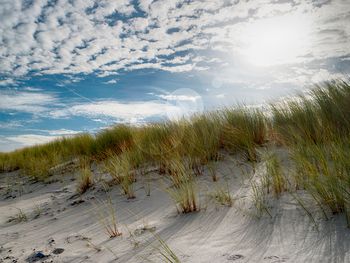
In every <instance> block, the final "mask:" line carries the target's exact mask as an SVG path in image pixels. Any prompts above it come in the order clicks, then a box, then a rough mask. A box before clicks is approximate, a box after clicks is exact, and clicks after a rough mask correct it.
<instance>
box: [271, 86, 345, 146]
mask: <svg viewBox="0 0 350 263" xmlns="http://www.w3.org/2000/svg"><path fill="white" fill-rule="evenodd" d="M349 102H350V85H349V84H348V83H347V82H344V81H332V82H326V83H324V84H323V85H318V86H316V88H314V89H312V90H311V91H310V92H309V93H308V94H306V95H300V96H298V97H297V98H296V99H294V100H290V101H288V102H284V103H281V104H279V105H272V115H273V117H272V122H273V128H274V130H275V131H276V132H277V134H278V137H279V138H280V140H281V141H282V142H283V143H284V144H285V145H292V144H304V145H305V144H322V143H327V142H329V141H333V140H336V139H337V138H338V137H339V136H341V137H344V136H345V137H349V134H350V110H349V106H348V105H349Z"/></svg>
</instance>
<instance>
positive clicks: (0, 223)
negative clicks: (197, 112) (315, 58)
mask: <svg viewBox="0 0 350 263" xmlns="http://www.w3.org/2000/svg"><path fill="white" fill-rule="evenodd" d="M242 168H243V170H246V171H249V173H253V171H252V169H250V168H247V167H246V166H245V165H241V164H237V163H236V162H233V161H232V160H230V159H229V158H226V159H225V160H224V161H222V162H221V164H220V166H219V174H220V180H219V182H217V183H213V182H211V179H210V177H209V176H208V175H206V174H204V175H203V176H201V177H198V184H199V185H200V189H201V190H200V193H201V207H202V209H201V211H200V212H197V213H192V214H187V215H178V214H177V213H176V209H175V207H174V205H173V203H172V201H171V200H170V199H169V197H168V195H167V194H166V193H165V192H164V188H165V186H166V183H165V180H164V177H163V176H159V175H158V174H156V173H154V174H152V175H151V176H152V178H151V179H152V184H151V185H152V186H151V187H152V189H151V196H146V193H145V189H144V185H145V184H144V181H143V180H142V179H139V180H138V182H137V183H136V196H137V198H136V199H134V200H127V199H126V198H125V196H123V195H122V194H121V192H120V189H119V186H114V187H112V188H110V190H109V191H108V192H105V191H104V190H103V189H104V188H103V187H102V185H103V183H102V181H103V180H102V179H104V178H106V176H104V175H99V174H98V173H96V181H98V182H97V183H96V186H95V187H94V188H93V189H90V190H89V191H88V192H87V193H85V194H83V195H82V196H79V195H76V191H75V184H76V182H75V181H72V180H73V177H74V175H64V176H58V177H57V178H60V180H59V181H56V182H53V183H50V184H44V183H34V184H31V183H30V182H28V180H27V179H25V178H21V177H19V176H18V174H17V173H16V172H14V173H11V174H2V175H0V176H1V177H0V182H1V190H0V191H1V201H0V262H35V260H34V259H33V258H32V259H28V257H29V256H30V255H31V254H32V253H33V251H34V250H35V251H42V252H43V254H44V255H47V256H48V257H46V258H43V259H41V261H37V262H162V259H161V258H160V255H159V250H158V249H157V248H159V247H160V246H159V241H158V240H157V239H156V238H155V235H154V234H153V233H152V232H151V231H149V230H142V228H144V227H145V226H146V227H147V228H153V230H154V229H155V232H156V233H157V234H158V235H159V236H160V237H161V238H162V239H163V240H165V241H166V242H167V244H168V245H169V246H170V247H171V248H172V249H173V250H174V251H175V252H176V254H177V255H178V257H179V258H180V259H181V261H182V262H266V263H268V262H270V263H272V262H275V263H277V262H350V230H349V229H347V228H346V222H345V219H344V217H343V216H342V215H339V216H334V217H332V218H331V219H330V220H329V221H326V220H324V219H323V218H322V217H316V221H317V226H318V227H317V228H316V227H315V224H314V223H312V221H311V220H310V218H309V217H308V216H306V215H305V211H304V210H303V209H301V207H300V206H299V205H298V204H297V202H296V201H295V200H293V198H292V197H291V196H289V195H287V194H285V195H283V196H282V197H281V198H280V199H279V200H275V201H271V204H272V205H273V207H272V208H271V213H272V218H270V217H269V216H268V215H264V216H263V217H262V218H260V219H258V218H256V217H255V216H254V213H255V211H254V209H253V208H252V205H251V202H250V197H251V193H250V187H249V184H248V183H247V181H248V179H247V178H246V177H245V176H243V175H242V172H241V171H242ZM262 171H263V164H260V167H258V168H257V170H256V173H257V175H258V174H259V172H262ZM9 178H10V179H9ZM18 178H19V179H18ZM16 180H17V181H18V180H22V181H23V180H24V185H25V186H24V189H22V187H18V186H16V187H12V194H11V193H6V194H5V192H6V191H7V189H6V185H7V183H8V182H9V181H11V182H15V181H16ZM225 180H227V182H228V184H229V187H230V189H231V193H232V195H233V196H234V197H235V198H236V200H235V203H234V206H233V207H225V206H222V205H219V204H216V203H215V202H214V201H213V200H211V199H210V198H209V197H208V192H211V191H213V189H214V188H215V187H216V185H218V184H224V182H225ZM16 189H17V190H18V189H19V190H21V191H22V192H24V193H23V194H22V195H19V194H18V192H16V191H15V190H16ZM108 197H110V198H111V199H112V200H113V203H114V204H115V207H116V210H117V216H118V220H119V222H120V225H119V227H120V229H121V231H122V233H123V234H122V236H120V237H116V238H113V239H110V238H109V237H108V236H107V235H106V233H105V232H104V229H103V227H102V226H101V224H100V222H99V220H98V217H97V216H96V211H97V210H96V208H95V206H94V204H96V200H106V199H107V198H108ZM37 207H40V215H39V216H38V215H37V214H38V209H37ZM18 209H22V211H23V212H24V213H25V214H26V215H27V221H26V222H16V221H12V222H8V221H9V218H10V217H11V216H15V215H16V214H18ZM135 230H136V231H135ZM130 232H131V233H134V234H133V235H132V236H130ZM57 248H62V249H64V250H63V252H62V250H61V251H59V250H57ZM55 249H56V251H55ZM54 252H55V253H57V254H55V253H54ZM58 252H62V253H58ZM148 260H149V261H148Z"/></svg>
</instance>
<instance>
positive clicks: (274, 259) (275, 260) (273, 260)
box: [264, 256, 287, 263]
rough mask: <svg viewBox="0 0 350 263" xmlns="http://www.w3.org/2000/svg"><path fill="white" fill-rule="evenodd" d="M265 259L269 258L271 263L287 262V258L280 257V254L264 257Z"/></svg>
mask: <svg viewBox="0 0 350 263" xmlns="http://www.w3.org/2000/svg"><path fill="white" fill-rule="evenodd" d="M264 260H269V262H270V263H283V262H286V260H287V258H280V257H278V256H268V257H264Z"/></svg>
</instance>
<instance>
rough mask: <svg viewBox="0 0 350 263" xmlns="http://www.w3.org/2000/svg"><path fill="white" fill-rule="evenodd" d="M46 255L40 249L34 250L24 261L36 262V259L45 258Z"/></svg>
mask: <svg viewBox="0 0 350 263" xmlns="http://www.w3.org/2000/svg"><path fill="white" fill-rule="evenodd" d="M47 257H48V256H47V255H45V254H44V253H43V252H42V251H35V252H33V253H32V254H31V255H30V256H29V257H28V258H27V259H26V261H27V262H29V263H32V262H37V261H39V260H41V259H44V258H47Z"/></svg>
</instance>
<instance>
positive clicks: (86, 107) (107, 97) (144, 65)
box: [0, 0, 350, 152]
mask: <svg viewBox="0 0 350 263" xmlns="http://www.w3.org/2000/svg"><path fill="white" fill-rule="evenodd" d="M349 74H350V1H349V0H259V1H252V0H251V1H243V0H242V1H238V0H76V1H75V0H55V1H48V0H32V1H29V0H28V1H25V0H0V151H3V152H7V151H11V150H14V149H18V148H21V147H25V146H29V145H33V144H37V143H43V142H47V141H50V140H52V139H55V138H58V137H60V136H71V135H74V134H77V133H81V132H89V133H96V132H98V131H99V130H100V129H102V128H105V127H108V126H109V125H112V124H115V123H128V124H135V125H137V124H142V123H147V122H153V121H159V120H168V119H176V118H179V117H181V116H189V115H191V114H193V113H195V112H203V111H207V110H213V109H217V108H220V107H224V106H229V105H235V104H237V103H244V104H247V105H260V104H262V103H266V102H271V101H275V100H281V99H283V98H284V97H286V96H293V95H295V94H297V93H298V92H305V91H306V90H308V89H309V88H310V87H312V85H313V84H315V83H319V82H322V81H325V80H329V79H335V78H344V77H347V76H349Z"/></svg>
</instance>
